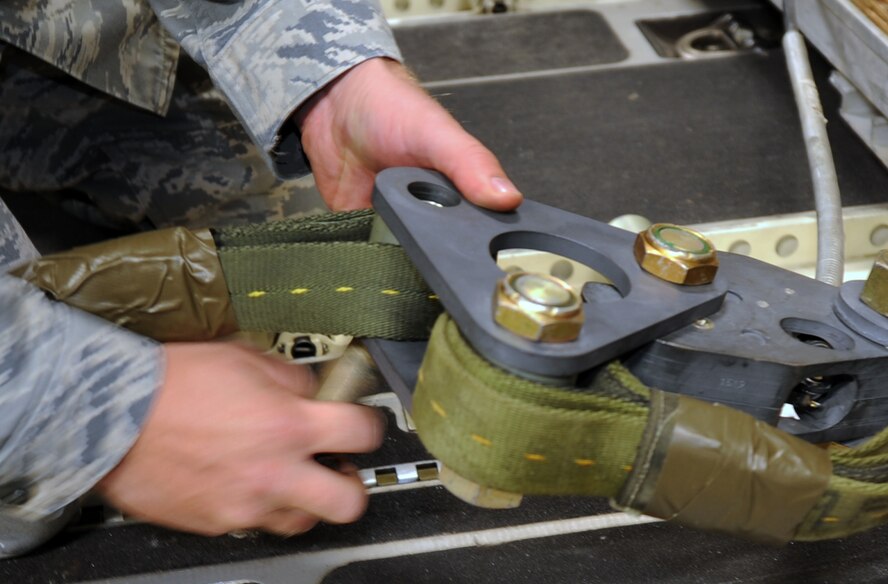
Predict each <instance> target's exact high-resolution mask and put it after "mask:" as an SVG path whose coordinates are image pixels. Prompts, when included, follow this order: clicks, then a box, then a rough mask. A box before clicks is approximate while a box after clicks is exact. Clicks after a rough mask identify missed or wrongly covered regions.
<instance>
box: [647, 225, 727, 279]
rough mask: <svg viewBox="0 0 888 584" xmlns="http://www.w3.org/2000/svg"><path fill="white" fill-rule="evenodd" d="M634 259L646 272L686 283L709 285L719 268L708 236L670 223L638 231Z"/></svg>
mask: <svg viewBox="0 0 888 584" xmlns="http://www.w3.org/2000/svg"><path fill="white" fill-rule="evenodd" d="M635 259H636V260H638V265H640V266H641V268H642V269H643V270H645V271H646V272H649V273H651V274H653V275H654V276H657V277H658V278H660V279H661V280H666V281H667V282H672V283H674V284H682V285H684V286H698V285H701V284H709V283H710V282H712V280H714V279H715V273H716V272H717V271H718V257H717V255H716V251H715V246H714V245H712V242H711V241H709V239H708V238H707V237H706V236H705V235H703V234H701V233H698V232H696V231H694V230H693V229H688V228H687V227H682V226H680V225H672V224H669V223H655V224H653V225H651V226H650V227H648V228H647V229H646V230H644V231H642V232H641V233H639V234H638V237H637V238H636V239H635Z"/></svg>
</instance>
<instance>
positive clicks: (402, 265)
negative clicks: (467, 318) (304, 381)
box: [214, 211, 441, 340]
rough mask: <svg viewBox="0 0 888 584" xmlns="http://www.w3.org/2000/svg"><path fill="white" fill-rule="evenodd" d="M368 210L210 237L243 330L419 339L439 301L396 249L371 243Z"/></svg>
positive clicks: (221, 232) (233, 230)
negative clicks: (214, 242) (216, 248)
mask: <svg viewBox="0 0 888 584" xmlns="http://www.w3.org/2000/svg"><path fill="white" fill-rule="evenodd" d="M373 217H374V215H373V213H372V212H370V211H356V212H347V213H336V214H329V215H320V216H312V217H306V218H302V219H297V220H290V221H280V222H275V223H268V224H260V225H250V226H246V227H234V228H225V229H220V230H217V231H215V232H214V236H215V239H216V243H217V246H218V250H219V259H220V261H221V263H222V269H223V271H224V273H225V281H226V283H227V284H228V291H229V293H230V294H231V301H232V305H233V307H234V311H235V314H236V315H237V321H238V325H239V326H240V328H241V329H242V330H253V331H272V332H274V331H282V330H286V331H299V332H323V333H328V334H348V335H354V336H359V337H376V338H388V339H401V340H406V339H424V338H427V337H428V335H429V330H430V328H431V325H432V323H433V322H434V319H435V318H436V317H437V315H438V314H439V313H440V312H441V306H440V303H439V302H438V300H437V297H436V296H435V295H434V294H433V293H432V291H431V290H430V289H429V288H428V286H427V285H426V284H425V282H424V281H423V279H422V278H421V277H420V276H419V273H418V272H417V271H416V269H415V268H414V267H413V265H412V264H411V263H410V261H409V260H408V259H407V256H406V255H405V254H404V251H403V250H402V249H401V248H400V247H399V246H397V245H389V244H382V243H369V242H368V241H367V240H368V238H369V236H370V228H371V225H372V222H373Z"/></svg>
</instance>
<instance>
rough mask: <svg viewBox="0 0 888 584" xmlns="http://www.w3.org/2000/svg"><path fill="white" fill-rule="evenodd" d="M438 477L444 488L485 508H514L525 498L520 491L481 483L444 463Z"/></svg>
mask: <svg viewBox="0 0 888 584" xmlns="http://www.w3.org/2000/svg"><path fill="white" fill-rule="evenodd" d="M438 478H439V479H440V480H441V484H442V485H443V486H444V488H446V489H447V490H448V491H450V493H451V494H452V495H454V496H456V497H457V498H459V499H462V500H463V501H465V502H466V503H469V504H470V505H474V506H476V507H484V508H485V509H514V508H515V507H518V506H519V505H520V504H521V500H522V499H523V498H524V497H523V495H521V494H519V493H511V492H508V491H501V490H499V489H494V488H491V487H485V486H482V485H479V484H478V483H476V482H474V481H470V480H469V479H467V478H464V477H462V476H460V475H458V474H456V473H455V472H453V471H452V470H450V468H448V467H446V466H444V465H443V464H442V465H441V469H440V470H439V471H438Z"/></svg>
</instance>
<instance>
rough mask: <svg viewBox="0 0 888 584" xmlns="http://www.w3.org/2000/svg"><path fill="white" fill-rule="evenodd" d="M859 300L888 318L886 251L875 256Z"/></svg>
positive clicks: (887, 261)
mask: <svg viewBox="0 0 888 584" xmlns="http://www.w3.org/2000/svg"><path fill="white" fill-rule="evenodd" d="M860 299H861V300H862V301H863V303H864V304H866V305H867V306H869V307H870V308H872V309H873V310H875V311H876V312H878V313H879V314H881V315H882V316H888V250H886V249H883V250H882V251H880V252H879V255H878V256H876V261H875V262H873V269H872V270H870V274H869V277H867V279H866V284H864V285H863V290H862V291H861V292H860Z"/></svg>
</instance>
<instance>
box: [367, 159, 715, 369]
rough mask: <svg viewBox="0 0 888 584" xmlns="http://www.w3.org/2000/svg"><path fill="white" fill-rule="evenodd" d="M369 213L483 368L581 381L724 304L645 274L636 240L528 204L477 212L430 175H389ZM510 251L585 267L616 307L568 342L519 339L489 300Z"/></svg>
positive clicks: (380, 180)
mask: <svg viewBox="0 0 888 584" xmlns="http://www.w3.org/2000/svg"><path fill="white" fill-rule="evenodd" d="M417 189H422V190H425V191H426V192H437V193H439V194H438V195H437V197H438V198H439V199H440V201H445V199H449V201H448V202H446V203H445V206H443V207H439V206H434V205H429V204H428V203H427V202H425V201H423V200H420V198H417V196H414V194H411V192H413V193H416V192H418V190H417ZM436 189H437V191H436ZM445 195H449V197H448V196H445ZM450 203H453V205H452V206H449V204H450ZM373 206H374V207H375V208H376V210H377V212H378V213H379V215H380V216H381V217H382V218H383V220H385V222H386V225H388V227H389V229H391V231H392V233H393V234H394V235H395V237H396V238H397V239H398V241H399V242H400V243H401V245H403V246H404V250H405V251H406V252H407V255H408V256H409V257H410V259H411V261H412V262H413V263H414V264H415V265H416V267H417V268H418V269H419V271H420V273H421V274H422V276H423V278H425V279H426V281H427V282H428V283H429V285H430V286H431V287H432V289H433V290H434V291H435V293H436V294H437V295H438V297H439V298H440V299H441V302H442V304H443V305H444V308H445V309H446V310H447V312H448V313H449V314H450V315H451V316H452V317H453V319H454V320H455V321H456V323H457V325H459V327H460V330H461V331H462V333H463V335H464V336H465V337H466V339H467V340H468V341H469V343H471V344H472V346H473V347H474V348H475V349H476V350H477V351H478V352H479V353H480V354H481V355H483V356H484V357H486V358H487V359H489V360H490V361H493V362H494V363H498V364H500V365H504V366H507V367H510V368H512V369H515V370H518V371H522V372H528V373H531V374H534V375H542V376H550V377H559V376H560V377H563V376H570V375H573V374H576V373H579V372H581V371H585V370H587V369H590V368H592V367H594V366H595V365H598V364H600V363H603V362H605V361H607V360H609V359H613V358H615V357H617V356H619V355H621V354H623V353H625V352H626V351H628V350H630V349H634V348H636V347H638V346H640V345H642V344H644V343H647V342H650V341H652V340H654V339H656V338H658V337H661V336H663V335H666V334H668V333H670V332H672V331H675V330H677V329H679V328H681V327H682V326H685V325H687V324H690V323H691V322H693V321H694V320H696V319H698V318H702V317H704V316H706V315H708V314H711V313H713V312H715V311H716V310H718V308H719V307H720V306H721V302H722V299H723V298H724V294H725V290H726V287H725V283H724V282H722V281H721V278H720V277H719V276H717V277H716V279H715V282H713V283H712V284H707V285H703V286H678V285H675V284H670V283H668V282H664V281H662V280H660V279H658V278H656V277H654V276H651V275H650V274H648V273H647V272H644V271H643V270H642V269H641V268H640V267H639V266H638V263H637V261H636V260H635V257H634V255H633V251H632V250H633V242H634V241H635V234H632V233H629V232H628V231H624V230H622V229H618V228H616V227H612V226H610V225H607V224H606V223H601V222H599V221H595V220H592V219H588V218H585V217H580V216H578V215H574V214H573V213H568V212H566V211H561V210H560V209H556V208H554V207H549V206H547V205H542V204H540V203H536V202H534V201H525V202H524V203H523V204H522V205H521V207H520V208H518V209H517V210H515V211H513V212H510V213H496V212H492V211H488V210H486V209H481V208H480V207H477V206H475V205H473V204H471V203H469V202H468V201H466V200H465V199H462V198H461V197H460V196H459V195H458V194H457V193H456V190H455V189H454V187H453V185H452V184H451V183H450V182H449V181H448V180H447V179H446V178H444V177H443V176H442V175H441V174H439V173H437V172H433V171H429V170H423V169H419V168H390V169H388V170H385V171H383V172H381V173H379V175H378V176H377V178H376V188H375V189H374V192H373ZM513 248H526V249H536V250H541V251H547V252H551V253H555V254H559V255H562V256H565V257H569V258H571V259H573V260H576V261H578V262H580V263H582V264H585V265H587V266H590V267H592V268H593V269H595V270H597V271H598V272H600V273H602V274H603V275H604V276H605V277H607V278H608V279H609V280H611V281H612V282H613V283H614V286H615V287H616V288H617V290H619V292H620V293H621V294H622V296H623V298H621V299H620V300H617V301H614V302H609V303H607V305H606V308H602V307H601V306H599V305H597V304H586V307H585V323H584V325H583V331H582V333H581V335H580V337H579V338H578V339H577V340H575V341H572V342H568V343H535V342H532V341H528V340H525V339H522V338H520V337H518V336H516V335H514V334H512V333H511V332H509V331H507V330H505V329H503V328H502V327H500V326H499V325H497V324H496V323H495V322H494V320H493V298H494V292H495V290H496V284H497V281H498V280H500V279H501V278H502V277H503V276H504V273H503V271H502V270H500V269H499V268H498V267H497V265H496V262H495V257H496V253H497V252H498V251H500V250H503V249H513ZM615 315H619V317H618V318H614V316H615Z"/></svg>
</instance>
